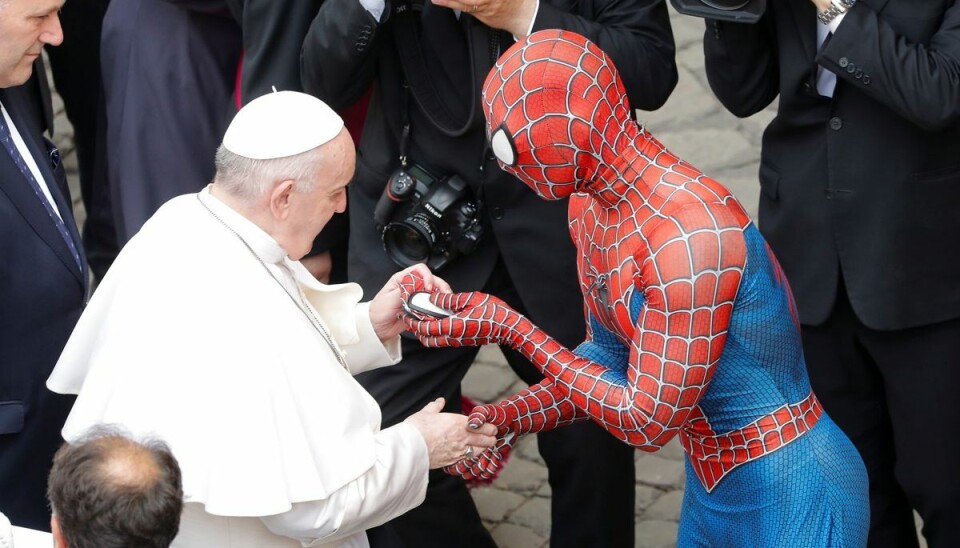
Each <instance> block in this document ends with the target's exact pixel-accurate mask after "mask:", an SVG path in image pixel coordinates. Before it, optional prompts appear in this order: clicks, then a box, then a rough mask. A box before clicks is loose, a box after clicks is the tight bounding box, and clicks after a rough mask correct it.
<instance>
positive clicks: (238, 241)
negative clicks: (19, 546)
mask: <svg viewBox="0 0 960 548" xmlns="http://www.w3.org/2000/svg"><path fill="white" fill-rule="evenodd" d="M354 161H355V156H354V149H353V142H352V141H351V139H350V136H349V134H348V133H347V132H346V130H345V129H344V128H343V122H342V120H340V118H339V116H337V115H336V114H335V113H334V112H333V111H332V110H331V109H330V108H329V107H327V105H325V104H324V103H322V102H321V101H319V100H318V99H316V98H313V97H311V96H309V95H305V94H301V93H295V92H279V93H273V94H268V95H266V96H263V97H261V98H258V99H256V100H254V101H252V102H251V103H249V104H248V105H247V106H245V107H244V108H243V109H242V110H240V112H239V113H238V114H237V115H236V117H235V118H234V120H233V122H232V123H231V125H230V127H229V128H228V129H227V132H226V135H225V136H224V138H223V144H222V145H221V147H220V150H218V151H217V175H216V176H215V178H214V181H213V183H212V184H211V185H210V186H209V187H208V188H207V189H204V190H203V191H201V192H200V193H198V194H189V195H185V196H180V197H177V198H174V199H173V200H171V201H170V202H168V203H167V204H166V205H164V206H163V207H162V208H161V209H160V210H159V211H158V212H157V213H156V215H154V217H153V218H152V219H151V220H150V221H149V222H147V223H146V225H144V227H143V228H142V229H141V231H140V232H139V233H138V234H137V235H136V236H135V237H134V238H133V239H132V240H131V241H130V242H129V243H128V244H127V246H126V247H125V248H124V249H123V251H122V253H121V254H120V256H119V257H118V258H117V261H116V262H115V263H114V265H113V267H112V268H111V270H110V272H109V274H108V275H107V276H106V277H105V278H104V280H103V282H102V283H101V285H100V287H99V289H98V290H97V292H96V294H95V295H94V297H93V299H92V300H91V301H90V304H89V305H88V306H87V309H86V311H85V312H84V314H83V316H82V317H81V319H80V322H79V324H78V325H77V328H76V330H75V331H74V332H73V335H72V336H71V338H70V341H69V342H68V343H67V346H66V348H65V349H64V352H63V354H62V356H61V357H60V361H59V362H58V364H57V366H56V369H55V370H54V371H53V374H52V375H51V376H50V379H49V380H48V381H47V386H48V387H49V388H50V389H51V390H53V391H55V392H60V393H65V394H78V395H79V396H78V398H77V402H76V405H75V406H74V407H73V411H72V412H71V413H70V416H69V418H68V419H67V422H66V425H65V426H64V428H63V435H64V438H65V439H66V440H67V441H68V442H69V441H70V440H73V439H76V438H78V437H79V436H80V435H81V434H82V433H83V432H84V431H86V430H87V429H88V428H89V427H91V426H93V425H95V424H98V423H115V424H120V425H122V426H123V427H125V428H126V429H128V430H130V431H131V432H132V433H133V434H135V435H152V436H157V437H160V438H162V439H164V440H166V441H167V443H169V444H170V447H171V448H172V450H173V453H174V455H175V456H176V457H177V459H178V461H179V463H180V466H181V468H182V470H183V488H184V493H185V499H186V504H185V506H184V508H185V509H184V513H183V517H182V520H181V527H180V534H179V536H178V537H177V540H176V541H175V542H174V544H173V545H174V546H189V547H199V546H203V547H254V546H256V547H258V548H261V547H286V546H301V545H302V546H350V547H354V546H367V545H368V543H367V538H366V535H365V534H364V532H363V531H364V530H365V529H367V528H370V527H373V526H376V525H379V524H381V523H383V522H386V521H388V520H390V519H392V518H394V517H396V516H397V515H399V514H402V513H403V512H405V511H407V510H409V509H411V508H413V507H415V506H417V505H418V504H419V503H420V502H421V501H422V500H423V498H424V494H425V490H426V486H427V470H428V468H438V467H441V466H445V465H448V464H451V463H453V462H455V461H457V460H459V459H461V458H463V456H464V455H466V456H470V455H471V454H472V453H473V448H474V447H477V448H482V447H490V446H492V445H493V442H494V438H493V434H494V429H493V427H492V426H490V425H486V426H485V427H483V428H481V429H480V430H478V431H473V430H469V429H468V428H467V426H466V418H465V417H463V416H461V415H454V414H449V413H440V412H439V411H440V408H441V407H442V401H441V400H438V401H436V402H433V403H431V404H429V405H427V407H425V408H424V410H423V411H421V412H419V413H417V414H415V415H413V416H412V417H410V418H409V419H407V421H405V422H403V423H401V424H398V425H396V426H393V427H390V428H387V429H383V430H381V429H380V410H379V408H378V407H377V404H376V403H375V402H374V400H373V398H372V397H370V395H369V394H367V393H366V392H365V391H364V390H363V389H362V388H361V387H360V385H359V384H357V383H356V382H355V381H354V380H353V377H352V375H354V374H356V373H359V372H361V371H365V370H369V369H372V368H375V367H380V366H385V365H391V364H394V363H396V362H397V361H399V359H400V350H399V337H398V336H399V333H400V331H401V330H402V328H403V326H402V323H401V321H400V320H399V315H400V312H401V297H400V290H399V281H400V280H401V277H402V276H403V275H404V274H405V273H406V272H409V271H410V270H416V271H417V273H418V274H419V275H421V276H423V277H424V278H425V280H426V284H427V287H428V288H434V287H435V288H437V289H438V290H441V291H449V290H450V288H449V287H448V286H447V284H446V283H445V282H443V280H441V279H439V278H436V277H433V276H432V275H431V274H430V272H429V271H428V270H427V269H426V267H424V266H422V265H418V266H416V267H413V268H412V269H408V270H407V271H404V272H402V273H399V274H398V275H396V276H394V277H393V278H391V280H390V281H389V282H388V283H387V285H386V286H385V287H384V288H383V290H381V291H380V292H379V293H378V294H377V295H376V296H375V297H374V298H373V300H372V301H370V302H368V303H361V302H360V298H361V290H360V287H359V286H358V285H356V284H344V285H335V286H328V285H323V284H321V283H319V282H318V281H316V280H315V279H314V278H313V277H312V276H311V275H310V274H309V273H308V272H307V270H306V269H305V268H304V267H303V265H301V264H300V262H299V259H300V258H302V257H303V256H304V255H305V254H306V253H307V252H308V251H309V250H310V247H311V244H312V242H313V239H314V237H315V236H316V234H317V233H318V232H319V231H320V229H321V228H323V225H324V224H325V223H326V222H327V221H328V220H329V219H330V217H331V215H333V213H334V212H336V211H342V210H343V209H344V208H345V207H346V185H347V183H348V182H349V180H350V179H351V177H352V175H353V169H354Z"/></svg>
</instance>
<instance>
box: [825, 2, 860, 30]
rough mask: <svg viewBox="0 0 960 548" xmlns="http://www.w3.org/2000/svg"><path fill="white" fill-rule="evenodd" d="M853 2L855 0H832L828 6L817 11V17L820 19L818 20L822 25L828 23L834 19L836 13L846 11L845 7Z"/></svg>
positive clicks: (848, 6)
mask: <svg viewBox="0 0 960 548" xmlns="http://www.w3.org/2000/svg"><path fill="white" fill-rule="evenodd" d="M855 3H856V0H832V2H831V3H830V7H829V8H827V9H826V10H824V11H818V12H817V18H818V19H820V22H821V23H823V24H824V25H829V24H830V21H833V20H834V19H836V17H837V16H838V15H840V14H841V13H843V12H845V11H847V9H849V8H850V6H852V5H854V4H855Z"/></svg>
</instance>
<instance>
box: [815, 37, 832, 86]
mask: <svg viewBox="0 0 960 548" xmlns="http://www.w3.org/2000/svg"><path fill="white" fill-rule="evenodd" d="M832 37H833V33H832V32H827V35H826V36H825V37H824V39H823V42H821V43H820V45H819V46H817V51H820V50H821V49H823V48H824V46H826V45H827V42H829V41H830V38H832ZM836 86H837V75H836V74H834V73H833V72H831V71H829V70H827V69H825V68H823V67H821V66H820V65H817V93H819V94H820V95H822V96H824V97H833V90H834V88H836Z"/></svg>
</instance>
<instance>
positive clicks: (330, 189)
mask: <svg viewBox="0 0 960 548" xmlns="http://www.w3.org/2000/svg"><path fill="white" fill-rule="evenodd" d="M323 147H324V148H323V168H322V169H320V170H318V172H319V177H318V178H317V180H316V181H314V188H313V190H312V191H311V192H304V193H298V197H297V199H296V201H295V202H294V203H292V204H291V205H292V208H291V212H290V222H291V225H292V228H293V233H294V234H296V240H297V241H296V242H293V246H295V249H287V254H288V255H289V256H290V258H291V259H294V260H299V259H301V258H303V256H304V255H306V254H307V253H309V252H310V249H311V248H312V247H313V240H314V238H316V237H317V234H319V233H320V231H321V230H322V229H323V227H324V226H325V225H326V224H327V223H328V222H329V221H330V218H331V217H333V214H334V213H342V212H343V211H346V209H347V184H348V183H349V182H350V179H352V178H353V170H354V168H355V167H356V153H355V152H354V147H353V139H351V138H350V134H349V133H348V132H347V130H346V129H342V130H340V134H339V135H337V136H336V137H335V138H334V139H333V140H332V141H330V142H329V143H327V144H325V145H323ZM293 246H292V247H293Z"/></svg>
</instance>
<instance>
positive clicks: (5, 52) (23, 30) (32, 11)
mask: <svg viewBox="0 0 960 548" xmlns="http://www.w3.org/2000/svg"><path fill="white" fill-rule="evenodd" d="M63 1H64V0H0V88H7V87H11V86H19V85H20V84H23V83H24V82H26V81H27V79H29V78H30V73H31V72H32V71H33V62H34V61H35V60H36V59H37V57H39V56H40V51H41V50H42V49H43V45H44V44H50V45H53V46H58V45H60V43H61V42H63V31H62V30H61V29H60V17H59V16H58V13H57V12H58V11H59V10H60V7H61V6H63ZM77 1H82V0H77Z"/></svg>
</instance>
